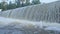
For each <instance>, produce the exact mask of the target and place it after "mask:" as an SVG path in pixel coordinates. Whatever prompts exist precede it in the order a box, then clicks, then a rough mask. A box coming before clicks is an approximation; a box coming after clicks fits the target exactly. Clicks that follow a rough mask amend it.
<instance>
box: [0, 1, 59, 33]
mask: <svg viewBox="0 0 60 34" xmlns="http://www.w3.org/2000/svg"><path fill="white" fill-rule="evenodd" d="M59 4H60V2H58V1H57V2H53V3H48V4H42V5H40V4H39V5H32V6H27V7H22V8H16V9H12V10H7V11H2V12H0V28H1V29H0V33H1V34H40V33H43V32H45V33H46V34H48V32H47V30H46V31H45V30H42V29H43V28H46V27H50V28H52V26H53V27H54V29H55V27H57V28H56V30H57V29H58V28H60V24H59V23H60V5H59ZM4 17H5V18H4ZM10 18H11V19H10ZM22 28H24V29H22ZM40 28H41V29H40ZM7 29H8V30H7ZM16 29H17V30H22V31H17V30H16ZM46 29H47V28H46ZM48 29H49V28H48ZM36 30H37V31H36ZM41 30H42V31H41ZM12 31H13V32H12ZM4 32H5V33H4ZM22 32H23V33H22ZM45 33H43V34H45Z"/></svg>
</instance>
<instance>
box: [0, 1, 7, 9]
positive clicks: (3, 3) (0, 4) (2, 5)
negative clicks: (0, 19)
mask: <svg viewBox="0 0 60 34" xmlns="http://www.w3.org/2000/svg"><path fill="white" fill-rule="evenodd" d="M0 8H1V9H2V10H7V3H6V2H1V3H0Z"/></svg>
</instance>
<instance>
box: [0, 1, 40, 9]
mask: <svg viewBox="0 0 60 34" xmlns="http://www.w3.org/2000/svg"><path fill="white" fill-rule="evenodd" d="M24 2H25V3H24ZM35 4H40V1H39V0H32V3H30V0H26V1H25V0H23V1H22V0H15V3H12V2H11V1H10V2H9V4H8V3H7V2H1V3H0V9H2V10H9V9H15V8H18V7H24V6H29V5H35Z"/></svg>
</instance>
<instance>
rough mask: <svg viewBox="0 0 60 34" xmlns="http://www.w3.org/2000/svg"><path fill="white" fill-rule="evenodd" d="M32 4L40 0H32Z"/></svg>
mask: <svg viewBox="0 0 60 34" xmlns="http://www.w3.org/2000/svg"><path fill="white" fill-rule="evenodd" d="M32 4H40V0H32Z"/></svg>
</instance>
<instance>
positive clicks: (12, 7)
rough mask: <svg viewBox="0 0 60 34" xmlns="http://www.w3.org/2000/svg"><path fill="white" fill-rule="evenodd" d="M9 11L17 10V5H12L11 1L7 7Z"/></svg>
mask: <svg viewBox="0 0 60 34" xmlns="http://www.w3.org/2000/svg"><path fill="white" fill-rule="evenodd" d="M7 8H8V9H14V8H16V4H15V3H12V2H11V1H10V2H9V5H8V6H7Z"/></svg>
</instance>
